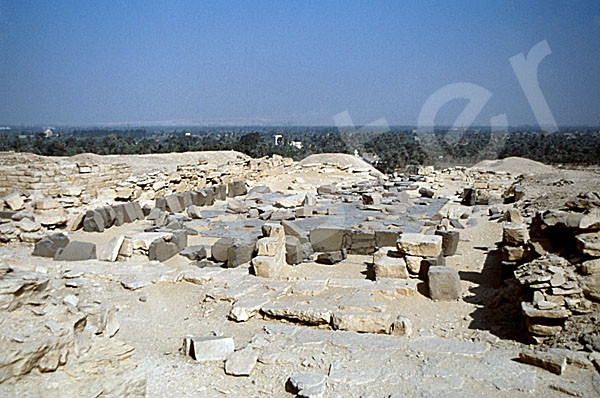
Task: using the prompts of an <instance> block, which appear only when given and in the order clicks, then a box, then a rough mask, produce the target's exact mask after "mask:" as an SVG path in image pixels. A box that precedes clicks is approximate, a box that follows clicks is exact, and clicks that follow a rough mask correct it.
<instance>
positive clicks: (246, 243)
mask: <svg viewBox="0 0 600 398" xmlns="http://www.w3.org/2000/svg"><path fill="white" fill-rule="evenodd" d="M255 247H256V239H253V238H243V239H235V240H234V241H233V243H232V244H231V246H229V247H228V248H227V268H234V267H238V266H240V265H242V264H245V263H249V262H250V261H251V260H252V255H253V253H254V249H255Z"/></svg>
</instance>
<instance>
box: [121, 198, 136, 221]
mask: <svg viewBox="0 0 600 398" xmlns="http://www.w3.org/2000/svg"><path fill="white" fill-rule="evenodd" d="M137 218H138V214H137V212H136V210H135V207H134V206H133V203H131V202H128V203H124V204H123V221H124V222H125V223H131V222H134V221H135V220H137Z"/></svg>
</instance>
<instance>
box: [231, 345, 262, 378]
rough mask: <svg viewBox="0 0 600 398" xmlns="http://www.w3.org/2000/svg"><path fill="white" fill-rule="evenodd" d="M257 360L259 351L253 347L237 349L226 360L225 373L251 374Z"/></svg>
mask: <svg viewBox="0 0 600 398" xmlns="http://www.w3.org/2000/svg"><path fill="white" fill-rule="evenodd" d="M257 360H258V352H257V350H256V349H254V348H253V347H246V348H243V349H241V350H239V351H235V352H233V353H232V354H230V355H229V356H228V357H227V360H226V361H225V373H227V374H228V375H232V376H250V373H252V369H254V365H256V361H257Z"/></svg>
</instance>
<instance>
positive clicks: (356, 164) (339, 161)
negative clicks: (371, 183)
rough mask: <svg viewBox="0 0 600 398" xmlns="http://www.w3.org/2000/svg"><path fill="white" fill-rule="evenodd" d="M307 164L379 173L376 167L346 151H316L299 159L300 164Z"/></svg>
mask: <svg viewBox="0 0 600 398" xmlns="http://www.w3.org/2000/svg"><path fill="white" fill-rule="evenodd" d="M309 164H330V165H335V166H339V167H352V168H354V169H370V170H374V171H376V172H377V173H379V171H378V170H377V169H375V168H374V167H373V166H371V165H370V164H369V163H367V162H365V161H364V160H362V159H361V158H359V157H357V156H353V155H348V154H346V153H317V154H314V155H310V156H307V157H305V158H304V159H302V160H301V161H300V165H302V166H306V165H309Z"/></svg>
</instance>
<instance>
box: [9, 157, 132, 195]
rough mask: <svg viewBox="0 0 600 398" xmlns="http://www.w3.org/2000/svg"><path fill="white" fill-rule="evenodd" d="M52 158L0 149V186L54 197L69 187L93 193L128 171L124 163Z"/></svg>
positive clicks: (68, 190)
mask: <svg viewBox="0 0 600 398" xmlns="http://www.w3.org/2000/svg"><path fill="white" fill-rule="evenodd" d="M65 160H67V161H55V160H53V159H52V158H46V157H43V156H35V155H31V154H20V153H13V152H1V153H0V190H1V191H4V192H11V191H13V190H15V189H18V190H27V191H30V192H31V193H41V194H43V195H44V196H50V197H57V196H62V195H63V194H67V195H66V196H70V195H69V194H68V192H70V191H71V190H72V189H73V187H77V188H78V190H79V189H81V193H82V194H88V195H90V196H91V197H96V191H97V190H98V189H102V188H106V187H114V186H116V185H117V184H118V183H120V182H122V181H126V180H127V179H128V178H129V177H130V176H131V172H130V169H129V166H127V165H125V164H111V165H107V164H100V165H96V164H85V163H77V162H68V158H66V159H65Z"/></svg>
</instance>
